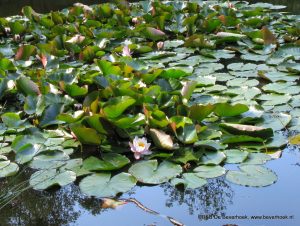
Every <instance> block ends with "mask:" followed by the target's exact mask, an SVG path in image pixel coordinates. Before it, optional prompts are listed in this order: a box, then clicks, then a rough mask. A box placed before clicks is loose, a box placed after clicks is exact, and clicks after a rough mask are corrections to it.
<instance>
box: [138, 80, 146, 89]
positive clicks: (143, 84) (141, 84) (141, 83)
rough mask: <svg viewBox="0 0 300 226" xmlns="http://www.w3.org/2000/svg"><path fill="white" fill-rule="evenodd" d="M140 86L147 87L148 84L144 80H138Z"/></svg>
mask: <svg viewBox="0 0 300 226" xmlns="http://www.w3.org/2000/svg"><path fill="white" fill-rule="evenodd" d="M138 86H139V88H145V87H147V85H146V84H145V83H144V82H143V81H142V80H140V81H139V82H138Z"/></svg>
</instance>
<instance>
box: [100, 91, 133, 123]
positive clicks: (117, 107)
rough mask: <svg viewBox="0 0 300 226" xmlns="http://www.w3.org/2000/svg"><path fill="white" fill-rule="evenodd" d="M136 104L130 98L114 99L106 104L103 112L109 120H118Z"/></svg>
mask: <svg viewBox="0 0 300 226" xmlns="http://www.w3.org/2000/svg"><path fill="white" fill-rule="evenodd" d="M135 102H136V101H135V99H133V98H132V97H129V96H122V97H114V98H112V99H110V100H109V101H108V102H106V103H105V105H104V108H103V111H104V113H105V115H106V116H107V117H108V118H116V117H118V116H120V115H121V114H122V113H123V112H124V111H125V110H126V109H127V108H128V107H130V106H131V105H133V104H134V103H135Z"/></svg>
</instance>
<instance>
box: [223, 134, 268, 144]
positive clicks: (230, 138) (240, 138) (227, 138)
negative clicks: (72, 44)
mask: <svg viewBox="0 0 300 226" xmlns="http://www.w3.org/2000/svg"><path fill="white" fill-rule="evenodd" d="M243 142H259V143H262V142H264V139H262V138H260V137H252V136H247V135H224V136H222V139H221V143H223V144H234V143H243Z"/></svg>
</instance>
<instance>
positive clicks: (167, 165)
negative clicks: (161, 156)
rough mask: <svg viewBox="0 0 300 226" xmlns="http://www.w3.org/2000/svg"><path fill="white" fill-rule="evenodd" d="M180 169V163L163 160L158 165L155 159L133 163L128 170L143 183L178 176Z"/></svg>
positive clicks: (167, 179) (152, 182)
mask: <svg viewBox="0 0 300 226" xmlns="http://www.w3.org/2000/svg"><path fill="white" fill-rule="evenodd" d="M181 171H182V169H181V167H180V165H176V164H174V163H171V162H168V161H164V162H162V163H161V164H160V165H158V163H157V160H148V161H141V162H138V163H135V164H133V165H132V166H131V167H130V168H129V170H128V172H129V173H131V174H132V175H133V176H134V177H135V178H137V180H138V181H139V182H142V183H145V184H161V183H164V182H167V181H169V180H170V179H172V178H174V177H176V176H178V175H179V174H180V173H181Z"/></svg>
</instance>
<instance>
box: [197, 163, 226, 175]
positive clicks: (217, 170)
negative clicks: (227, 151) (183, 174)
mask: <svg viewBox="0 0 300 226" xmlns="http://www.w3.org/2000/svg"><path fill="white" fill-rule="evenodd" d="M193 171H194V172H195V174H196V175H197V176H198V177H201V178H215V177H219V176H222V175H224V174H225V172H226V170H225V168H223V167H221V166H218V165H216V166H198V167H196V168H195V169H194V170H193Z"/></svg>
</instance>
